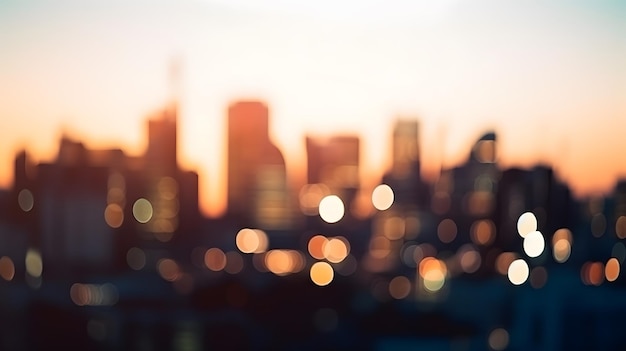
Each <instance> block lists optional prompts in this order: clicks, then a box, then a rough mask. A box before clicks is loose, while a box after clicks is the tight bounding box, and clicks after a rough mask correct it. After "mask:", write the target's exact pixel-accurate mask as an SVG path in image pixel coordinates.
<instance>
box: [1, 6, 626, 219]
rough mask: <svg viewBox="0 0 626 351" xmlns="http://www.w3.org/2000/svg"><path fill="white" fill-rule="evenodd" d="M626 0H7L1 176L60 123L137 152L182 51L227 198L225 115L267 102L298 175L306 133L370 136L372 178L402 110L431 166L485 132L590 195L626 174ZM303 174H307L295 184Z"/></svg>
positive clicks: (189, 159)
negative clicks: (233, 107)
mask: <svg viewBox="0 0 626 351" xmlns="http://www.w3.org/2000/svg"><path fill="white" fill-rule="evenodd" d="M624 19H626V2H624V1H617V0H616V1H605V0H599V1H593V0H589V1H566V0H562V1H557V0H549V1H530V0H524V1H522V0H520V1H502V0H492V1H485V0H476V1H469V0H438V1H432V2H431V1H420V0H386V1H383V0H361V1H347V0H346V1H331V0H317V1H304V0H264V1H258V0H176V1H174V0H172V1H164V0H158V1H154V0H153V1H121V0H107V1H84V0H81V1H78V0H76V1H69V0H57V1H51V0H50V1H25V0H20V1H18V0H3V1H0V186H2V187H9V186H10V185H11V183H12V172H13V157H14V155H15V153H16V151H18V150H19V149H21V148H26V149H27V150H29V151H30V152H31V154H32V155H33V156H34V158H35V159H36V160H37V161H48V160H51V159H52V158H53V157H54V156H55V155H56V152H57V150H58V139H59V137H60V136H61V134H62V133H63V132H65V133H66V134H68V135H69V136H71V137H73V138H76V139H79V140H82V141H84V142H85V144H86V145H87V147H90V148H105V147H118V146H119V147H122V148H123V149H124V150H125V151H126V152H127V153H128V154H129V155H138V154H141V153H142V152H143V150H144V148H145V143H146V135H145V133H146V131H145V129H146V118H147V117H148V116H149V115H150V114H151V113H152V112H154V111H156V110H158V109H160V108H162V107H163V106H164V105H165V104H166V103H167V101H168V100H169V98H170V96H171V84H170V81H169V76H168V69H169V65H170V63H171V62H172V60H173V59H174V58H178V60H179V61H180V62H181V67H182V73H181V76H180V89H179V90H178V94H179V97H180V106H181V111H180V112H181V115H180V129H179V138H180V139H179V140H180V145H179V157H180V159H181V161H182V162H181V163H182V165H183V167H184V168H187V169H195V170H197V171H198V172H199V174H200V178H201V184H200V186H201V188H200V191H201V204H202V208H203V210H204V211H205V212H206V213H209V214H217V213H219V212H220V211H221V210H223V206H224V202H225V187H224V186H223V184H224V181H225V178H226V173H225V172H226V171H225V155H224V152H225V139H224V132H225V126H226V125H225V118H226V115H225V112H226V108H227V105H228V104H229V103H230V102H232V101H235V100H237V99H250V98H254V99H262V100H263V101H265V102H266V103H267V104H268V105H269V107H270V114H271V115H270V121H271V126H270V131H271V133H272V138H273V140H274V141H275V143H276V144H277V145H278V146H279V147H280V148H281V150H282V151H283V153H284V155H285V157H286V160H287V167H288V170H289V172H290V175H291V176H292V177H293V179H295V180H298V179H301V177H302V176H303V174H304V173H303V172H302V166H303V165H304V164H305V154H304V135H305V134H307V133H309V134H314V135H331V134H335V133H354V134H358V135H360V136H361V137H362V138H363V144H362V145H363V148H362V154H363V158H362V170H361V171H362V174H363V175H368V176H369V177H366V178H365V180H366V183H365V184H366V185H367V186H371V184H372V183H374V182H375V181H377V180H378V179H379V178H378V177H379V176H381V175H382V173H383V172H384V171H385V170H386V169H387V168H388V166H389V163H388V162H389V161H388V153H389V141H390V134H391V129H392V125H393V121H394V120H395V119H396V118H398V117H403V118H415V119H418V120H419V121H420V128H421V130H420V135H421V148H422V154H421V155H422V159H423V162H424V173H425V175H426V176H427V177H433V176H435V175H436V171H437V169H439V167H440V166H441V164H442V163H443V165H444V166H452V165H455V164H458V163H460V162H462V161H464V159H465V158H466V157H467V154H468V152H469V148H470V146H471V144H472V143H473V142H474V141H475V140H476V139H477V138H478V137H480V136H481V135H482V134H483V132H485V131H486V130H488V129H494V130H495V131H496V132H497V133H498V138H499V140H498V142H499V147H500V149H499V161H500V163H501V164H502V166H503V167H508V166H513V165H518V166H529V165H532V164H535V163H537V162H542V163H547V164H552V165H554V167H555V168H556V169H557V172H558V174H559V175H560V176H561V177H562V178H563V179H565V180H567V181H568V182H569V183H570V184H571V185H572V186H573V188H574V190H575V191H576V193H577V194H579V195H581V194H587V193H590V192H596V191H608V190H610V188H611V187H612V186H613V185H614V182H615V180H616V179H617V178H618V177H620V176H622V177H624V176H626V20H624ZM299 177H300V178H299Z"/></svg>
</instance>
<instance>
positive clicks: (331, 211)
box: [319, 195, 345, 223]
mask: <svg viewBox="0 0 626 351" xmlns="http://www.w3.org/2000/svg"><path fill="white" fill-rule="evenodd" d="M319 212H320V217H322V219H323V220H324V222H326V223H336V222H339V220H340V219H341V218H343V215H344V213H345V209H344V206H343V201H341V199H340V198H339V196H337V195H328V196H326V197H324V198H323V199H322V201H320V207H319Z"/></svg>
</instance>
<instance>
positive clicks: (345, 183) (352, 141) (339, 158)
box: [306, 136, 360, 209]
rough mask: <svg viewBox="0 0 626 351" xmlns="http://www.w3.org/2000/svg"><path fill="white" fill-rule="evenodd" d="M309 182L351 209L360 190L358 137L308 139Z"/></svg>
mask: <svg viewBox="0 0 626 351" xmlns="http://www.w3.org/2000/svg"><path fill="white" fill-rule="evenodd" d="M306 152H307V183H308V184H324V185H325V186H326V187H327V188H328V190H329V192H330V193H331V194H333V195H337V196H339V198H340V199H341V200H342V201H343V203H344V205H345V207H346V209H350V208H352V205H353V202H354V199H355V197H356V194H357V191H358V190H359V186H360V181H359V138H358V137H356V136H334V137H331V138H329V139H326V140H323V139H317V138H312V137H308V136H307V137H306Z"/></svg>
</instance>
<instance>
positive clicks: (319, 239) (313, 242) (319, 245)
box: [308, 235, 328, 260]
mask: <svg viewBox="0 0 626 351" xmlns="http://www.w3.org/2000/svg"><path fill="white" fill-rule="evenodd" d="M327 242H328V239H326V237H325V236H323V235H316V236H314V237H312V238H311V239H309V244H308V249H309V255H311V257H313V258H315V259H318V260H322V259H324V246H325V245H326V243H327Z"/></svg>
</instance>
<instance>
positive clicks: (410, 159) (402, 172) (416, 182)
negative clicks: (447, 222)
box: [383, 120, 430, 210]
mask: <svg viewBox="0 0 626 351" xmlns="http://www.w3.org/2000/svg"><path fill="white" fill-rule="evenodd" d="M418 131H419V129H418V123H417V121H415V120H398V121H397V122H396V124H395V126H394V129H393V137H392V143H391V145H392V149H391V154H392V161H393V163H392V165H391V170H390V171H389V172H387V174H385V176H384V177H383V183H385V184H387V185H389V186H390V187H391V188H392V189H393V190H394V195H395V207H396V208H398V207H403V208H404V209H406V210H418V209H419V210H425V209H426V207H427V206H428V204H429V203H430V191H429V188H428V185H427V184H426V183H425V182H424V181H423V180H422V178H421V174H420V167H421V163H420V147H419V134H418Z"/></svg>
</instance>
